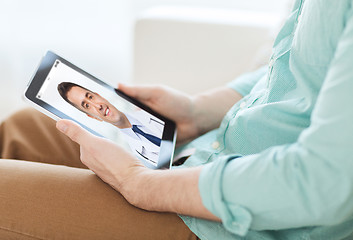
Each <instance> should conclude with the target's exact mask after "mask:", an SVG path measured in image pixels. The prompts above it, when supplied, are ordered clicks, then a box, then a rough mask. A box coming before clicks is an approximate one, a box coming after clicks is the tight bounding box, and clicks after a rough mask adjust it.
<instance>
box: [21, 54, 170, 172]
mask: <svg viewBox="0 0 353 240" xmlns="http://www.w3.org/2000/svg"><path fill="white" fill-rule="evenodd" d="M24 97H25V99H26V100H27V101H29V102H30V103H32V104H34V106H35V107H36V108H37V109H38V110H39V111H41V112H43V113H45V114H46V115H48V116H50V117H52V118H53V119H55V120H58V119H71V120H73V121H75V122H77V123H79V124H80V125H81V126H82V127H84V128H85V129H87V130H88V131H90V132H92V133H93V134H95V135H98V136H101V137H105V138H108V139H110V140H112V141H113V142H115V143H117V144H119V145H122V146H124V147H126V149H128V150H129V151H131V152H132V153H133V154H134V155H135V156H136V157H137V158H138V159H140V160H141V162H142V163H143V164H144V165H145V166H147V167H149V168H152V169H160V168H170V166H171V162H172V159H173V153H174V147H175V141H176V125H175V123H174V122H173V121H171V120H169V119H167V118H165V117H163V116H162V115H160V114H158V113H156V112H155V111H153V110H152V109H150V108H149V107H147V106H145V105H144V104H142V103H141V102H139V101H137V100H135V99H133V98H131V97H129V96H127V95H125V94H124V93H123V92H121V91H119V90H118V89H116V88H114V87H112V86H110V85H108V84H107V83H105V82H103V81H101V80H99V79H97V78H96V77H94V76H92V75H91V74H89V73H87V72H85V71H83V70H82V69H80V68H78V67H77V66H75V65H73V64H72V63H70V62H69V61H67V60H65V59H64V58H62V57H60V56H58V55H56V54H55V53H53V52H51V51H48V52H47V53H46V55H45V56H44V57H43V59H42V61H41V62H40V64H39V67H38V69H37V70H36V72H35V73H34V75H33V77H32V79H31V81H30V82H29V84H28V86H27V88H26V90H25V93H24Z"/></svg>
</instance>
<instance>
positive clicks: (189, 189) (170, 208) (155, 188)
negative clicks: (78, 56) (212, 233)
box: [56, 120, 219, 221]
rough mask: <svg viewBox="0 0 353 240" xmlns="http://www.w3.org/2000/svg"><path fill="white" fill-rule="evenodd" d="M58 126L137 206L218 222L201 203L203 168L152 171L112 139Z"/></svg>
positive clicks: (66, 125) (90, 164)
mask: <svg viewBox="0 0 353 240" xmlns="http://www.w3.org/2000/svg"><path fill="white" fill-rule="evenodd" d="M56 126H57V128H58V129H59V130H60V131H61V132H63V133H64V134H66V135H67V136H68V137H70V138H71V139H72V140H73V141H75V142H77V143H78V144H80V148H81V161H82V162H83V163H84V164H85V165H86V166H87V167H88V168H89V169H91V170H92V171H93V172H95V173H96V174H97V175H98V176H99V177H100V178H101V179H102V180H103V181H104V182H106V183H108V184H109V185H110V186H112V187H113V188H114V189H115V190H117V191H119V192H120V193H121V194H122V195H123V196H124V197H125V199H126V200H127V201H129V202H130V203H131V204H132V205H134V206H136V207H140V208H143V209H146V210H150V211H160V212H174V213H180V214H184V215H190V216H195V217H201V218H206V219H210V220H214V221H219V218H218V217H216V216H214V215H213V214H212V213H211V212H209V211H208V210H207V209H206V208H205V207H204V206H203V204H202V201H201V197H200V194H199V190H198V179H199V175H200V172H201V169H202V168H201V167H198V168H191V169H178V170H151V169H148V168H146V167H144V166H143V165H142V164H141V162H140V161H139V160H138V159H136V158H135V157H134V156H132V155H131V154H130V153H128V152H126V151H125V150H124V149H122V148H120V147H119V146H117V145H116V144H114V143H113V142H111V141H109V140H106V139H103V138H100V137H97V136H94V135H93V134H91V133H89V132H88V131H86V130H85V129H83V128H82V127H80V126H79V125H78V124H76V123H74V122H73V121H70V120H60V121H58V122H57V124H56Z"/></svg>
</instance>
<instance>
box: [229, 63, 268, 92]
mask: <svg viewBox="0 0 353 240" xmlns="http://www.w3.org/2000/svg"><path fill="white" fill-rule="evenodd" d="M267 72H268V67H267V66H264V67H261V68H259V69H258V70H256V71H254V72H250V73H245V74H243V75H241V76H240V77H238V78H236V79H234V80H233V81H231V82H229V83H228V84H227V87H229V88H231V89H233V90H235V91H237V92H238V93H240V95H242V96H243V97H244V96H246V95H248V94H249V93H250V92H251V89H252V88H253V87H254V86H255V85H256V83H257V82H258V81H260V79H261V78H263V77H264V76H266V74H267Z"/></svg>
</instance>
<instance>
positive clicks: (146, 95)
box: [118, 83, 155, 101]
mask: <svg viewBox="0 0 353 240" xmlns="http://www.w3.org/2000/svg"><path fill="white" fill-rule="evenodd" d="M118 89H119V90H121V91H122V92H123V93H125V94H126V95H129V96H130V97H133V98H136V99H138V100H141V101H146V100H149V99H150V98H151V97H152V93H153V90H154V89H155V87H154V86H128V85H125V84H122V83H119V85H118Z"/></svg>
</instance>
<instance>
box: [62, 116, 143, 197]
mask: <svg viewBox="0 0 353 240" xmlns="http://www.w3.org/2000/svg"><path fill="white" fill-rule="evenodd" d="M56 126H57V128H58V129H59V130H60V131H61V132H63V133H64V134H66V135H67V136H68V137H70V138H71V140H73V141H74V142H77V143H78V144H79V145H80V152H81V161H82V163H83V164H85V165H86V166H87V167H88V168H89V169H91V170H92V171H93V172H95V173H96V174H97V175H98V176H99V177H100V178H101V179H102V180H103V181H104V182H106V183H108V184H109V185H110V186H112V187H113V188H114V189H116V190H118V191H119V192H121V193H122V194H124V192H125V191H127V190H128V189H126V188H127V187H128V186H127V184H125V183H126V182H129V181H128V180H129V179H130V178H133V177H134V176H136V175H138V174H140V173H142V172H144V171H149V169H147V168H145V167H144V166H143V165H142V163H141V162H140V161H139V160H138V159H137V158H135V157H134V156H133V155H132V154H130V153H129V152H127V151H125V150H124V149H123V148H121V147H119V146H117V145H116V144H114V143H113V142H111V141H109V140H107V139H104V138H101V137H97V136H94V135H93V134H91V133H89V132H88V131H86V130H85V129H83V128H82V127H80V126H79V125H78V124H76V123H74V122H73V121H70V120H60V121H58V122H57V124H56ZM127 200H128V201H129V199H127Z"/></svg>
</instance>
